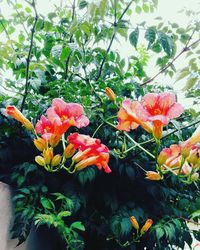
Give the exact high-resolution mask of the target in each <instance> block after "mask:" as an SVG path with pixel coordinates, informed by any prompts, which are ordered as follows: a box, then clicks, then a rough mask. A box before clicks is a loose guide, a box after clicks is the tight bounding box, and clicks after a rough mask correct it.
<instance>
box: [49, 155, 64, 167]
mask: <svg viewBox="0 0 200 250" xmlns="http://www.w3.org/2000/svg"><path fill="white" fill-rule="evenodd" d="M61 159H62V157H61V155H59V154H57V155H55V156H54V157H53V159H52V161H51V166H52V167H55V166H58V165H59V164H60V162H61Z"/></svg>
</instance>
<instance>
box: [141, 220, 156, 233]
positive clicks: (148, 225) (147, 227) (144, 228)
mask: <svg viewBox="0 0 200 250" xmlns="http://www.w3.org/2000/svg"><path fill="white" fill-rule="evenodd" d="M152 224H153V221H152V220H151V219H148V220H147V221H146V222H145V224H144V226H143V227H142V228H141V230H140V233H141V234H144V233H146V232H147V231H148V230H149V228H150V227H151V226H152Z"/></svg>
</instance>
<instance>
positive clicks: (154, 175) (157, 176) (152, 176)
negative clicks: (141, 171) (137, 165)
mask: <svg viewBox="0 0 200 250" xmlns="http://www.w3.org/2000/svg"><path fill="white" fill-rule="evenodd" d="M146 179H148V180H151V181H159V180H161V179H162V177H161V176H160V174H159V173H157V172H154V171H147V172H146Z"/></svg>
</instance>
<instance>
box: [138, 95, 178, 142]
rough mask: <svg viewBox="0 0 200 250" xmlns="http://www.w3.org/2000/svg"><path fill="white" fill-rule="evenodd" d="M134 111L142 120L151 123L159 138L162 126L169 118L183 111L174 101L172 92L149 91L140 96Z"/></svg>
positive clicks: (174, 97)
mask: <svg viewBox="0 0 200 250" xmlns="http://www.w3.org/2000/svg"><path fill="white" fill-rule="evenodd" d="M136 113H137V116H138V117H139V118H140V119H141V120H142V121H144V122H146V121H149V122H152V123H153V125H154V126H153V134H154V136H155V137H156V138H158V139H160V138H162V130H163V126H166V125H167V124H168V123H169V121H170V119H173V118H177V117H179V116H180V115H181V114H182V113H183V107H182V105H181V104H179V103H177V102H176V96H175V95H174V94H173V93H170V92H167V93H161V94H156V93H150V94H146V95H145V96H144V97H143V98H142V102H141V105H138V106H137V108H136Z"/></svg>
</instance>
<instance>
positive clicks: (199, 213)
mask: <svg viewBox="0 0 200 250" xmlns="http://www.w3.org/2000/svg"><path fill="white" fill-rule="evenodd" d="M190 217H191V218H192V219H194V218H200V210H197V211H195V212H194V213H192V214H191V215H190Z"/></svg>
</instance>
